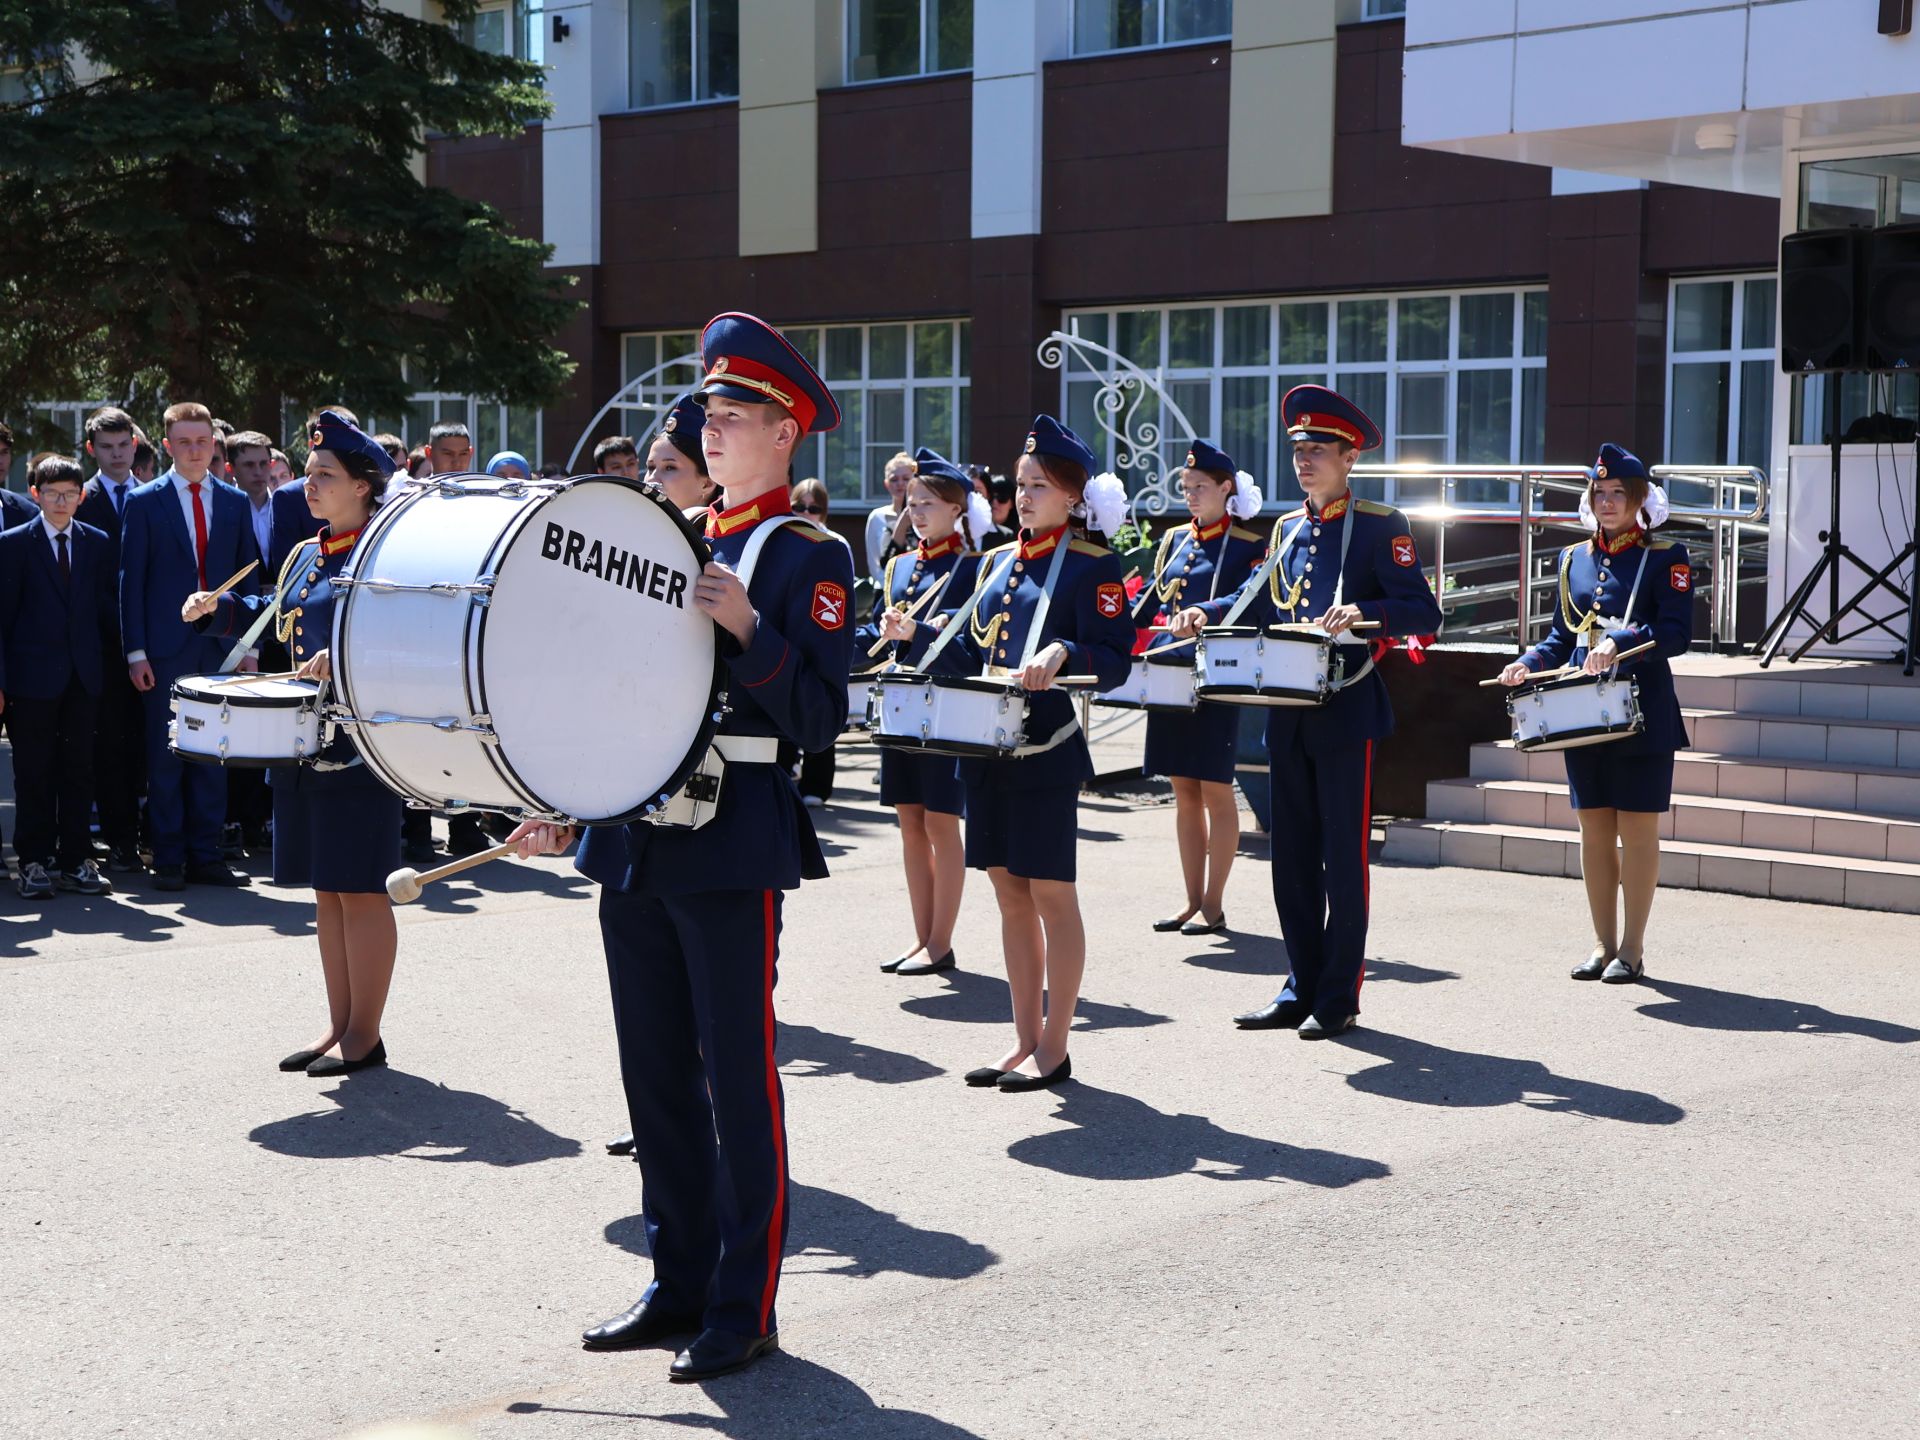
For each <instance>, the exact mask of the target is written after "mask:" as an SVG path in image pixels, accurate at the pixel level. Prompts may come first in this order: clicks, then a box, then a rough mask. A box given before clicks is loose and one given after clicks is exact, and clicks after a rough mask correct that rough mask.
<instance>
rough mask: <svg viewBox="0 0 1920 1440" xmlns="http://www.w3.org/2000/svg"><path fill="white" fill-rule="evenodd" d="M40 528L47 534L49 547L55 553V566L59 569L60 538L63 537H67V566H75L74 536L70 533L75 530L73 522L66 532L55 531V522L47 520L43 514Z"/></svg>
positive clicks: (70, 522)
mask: <svg viewBox="0 0 1920 1440" xmlns="http://www.w3.org/2000/svg"><path fill="white" fill-rule="evenodd" d="M40 528H41V529H42V530H44V531H46V532H47V546H48V548H49V549H51V550H52V551H53V563H54V565H55V566H56V567H57V566H58V565H59V564H60V537H61V536H62V535H65V536H66V537H67V564H69V565H71V564H73V536H72V534H71V533H69V532H71V531H72V529H73V522H72V521H71V520H69V521H68V522H67V528H66V529H65V530H56V529H54V526H53V522H52V521H51V520H49V519H47V517H46V514H45V513H44V512H42V514H41V516H40Z"/></svg>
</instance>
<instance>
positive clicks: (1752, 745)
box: [1688, 715, 1760, 755]
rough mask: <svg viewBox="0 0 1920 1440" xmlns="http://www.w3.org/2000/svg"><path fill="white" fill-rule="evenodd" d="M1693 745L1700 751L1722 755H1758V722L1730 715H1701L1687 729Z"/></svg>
mask: <svg viewBox="0 0 1920 1440" xmlns="http://www.w3.org/2000/svg"><path fill="white" fill-rule="evenodd" d="M1688 728H1690V729H1691V730H1692V731H1693V743H1694V744H1695V745H1698V746H1699V747H1700V748H1701V749H1702V750H1717V751H1718V752H1719V753H1721V754H1722V755H1758V754H1759V753H1760V722H1759V721H1758V720H1741V719H1737V718H1735V717H1733V716H1730V715H1702V716H1700V717H1698V718H1697V719H1695V720H1693V721H1692V722H1691V723H1690V725H1689V727H1688Z"/></svg>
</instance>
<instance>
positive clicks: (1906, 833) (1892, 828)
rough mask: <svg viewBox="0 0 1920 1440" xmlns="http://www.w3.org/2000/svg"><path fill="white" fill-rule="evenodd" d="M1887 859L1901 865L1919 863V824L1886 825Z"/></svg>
mask: <svg viewBox="0 0 1920 1440" xmlns="http://www.w3.org/2000/svg"><path fill="white" fill-rule="evenodd" d="M1887 859H1889V860H1898V861H1899V862H1900V863H1901V864H1903V865H1920V825H1889V826H1888V827H1887Z"/></svg>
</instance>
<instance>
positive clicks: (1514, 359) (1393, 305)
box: [1060, 285, 1547, 503]
mask: <svg viewBox="0 0 1920 1440" xmlns="http://www.w3.org/2000/svg"><path fill="white" fill-rule="evenodd" d="M1489 294H1492V295H1511V296H1513V297H1514V305H1513V353H1512V354H1510V355H1502V356H1495V357H1492V358H1487V359H1463V358H1460V302H1461V300H1462V299H1463V298H1466V297H1470V296H1478V295H1489ZM1545 294H1546V287H1545V286H1544V285H1512V286H1507V285H1500V286H1476V287H1473V288H1470V289H1462V290H1389V291H1378V290H1374V291H1354V292H1348V293H1341V294H1330V295H1280V296H1266V297H1262V296H1246V297H1233V298H1229V299H1222V300H1217V301H1212V302H1209V303H1203V304H1190V303H1186V302H1174V303H1170V304H1164V305H1152V304H1146V305H1113V306H1098V307H1093V306H1088V307H1082V308H1078V309H1073V310H1068V311H1067V312H1065V314H1063V315H1062V317H1061V326H1062V328H1063V329H1066V330H1069V331H1073V330H1075V329H1076V327H1077V325H1078V322H1079V321H1081V320H1082V319H1084V318H1086V317H1088V316H1092V315H1104V316H1106V317H1107V341H1106V343H1107V344H1109V345H1111V344H1113V343H1114V340H1115V338H1116V333H1117V329H1118V317H1119V316H1120V315H1122V314H1126V313H1130V312H1138V311H1142V310H1157V311H1159V312H1160V315H1161V317H1162V318H1161V323H1160V355H1159V363H1158V365H1157V366H1156V365H1146V364H1142V365H1141V368H1142V369H1143V370H1145V371H1147V372H1148V373H1149V374H1151V375H1153V376H1154V377H1155V379H1156V380H1157V381H1158V382H1159V383H1160V384H1162V385H1167V386H1171V385H1175V384H1179V383H1182V382H1192V381H1202V380H1204V381H1208V382H1210V384H1209V399H1208V408H1207V412H1206V413H1205V414H1203V415H1201V414H1194V413H1193V412H1191V411H1189V412H1188V413H1187V418H1188V420H1190V421H1191V422H1192V423H1193V425H1194V426H1195V427H1196V428H1197V429H1198V430H1199V431H1200V432H1201V437H1202V438H1204V439H1218V438H1219V437H1220V434H1221V429H1222V406H1223V402H1224V386H1223V385H1222V384H1221V383H1220V382H1222V381H1225V380H1229V379H1233V378H1236V377H1256V378H1257V377H1260V376H1266V377H1268V382H1269V390H1268V399H1269V401H1270V404H1271V409H1270V413H1271V414H1272V415H1273V416H1274V417H1275V422H1276V423H1274V424H1273V425H1272V426H1271V427H1270V430H1269V433H1268V436H1267V447H1266V453H1265V454H1264V455H1256V456H1247V455H1240V456H1236V457H1235V459H1236V460H1237V461H1238V462H1239V463H1240V464H1241V465H1242V466H1244V467H1246V468H1247V469H1248V470H1250V471H1251V472H1252V473H1253V475H1254V478H1255V479H1256V480H1258V481H1259V482H1260V484H1261V488H1262V489H1263V490H1264V491H1265V492H1266V493H1267V494H1268V496H1269V497H1270V498H1272V497H1275V496H1278V495H1280V494H1281V492H1282V491H1286V492H1288V493H1291V488H1292V483H1293V482H1292V473H1291V469H1290V467H1288V466H1287V463H1286V457H1285V441H1286V435H1285V431H1284V430H1283V429H1282V428H1281V426H1280V425H1279V424H1278V423H1277V422H1278V417H1279V413H1280V410H1279V404H1280V398H1281V396H1283V395H1285V394H1286V392H1287V390H1288V389H1290V388H1291V387H1292V386H1293V385H1295V384H1303V383H1309V382H1318V383H1325V384H1328V385H1331V386H1332V387H1333V388H1334V389H1335V390H1340V389H1342V385H1341V381H1342V379H1343V378H1345V377H1350V376H1354V375H1384V376H1385V377H1386V397H1387V398H1386V404H1385V406H1384V407H1382V413H1380V414H1377V415H1374V416H1373V417H1372V418H1373V419H1374V420H1375V421H1376V422H1377V423H1378V424H1379V426H1380V431H1381V434H1382V435H1383V436H1384V437H1385V443H1384V444H1383V445H1382V447H1381V448H1380V449H1379V450H1378V451H1375V452H1370V453H1369V454H1368V455H1367V456H1366V459H1367V460H1368V461H1369V462H1375V463H1378V462H1386V463H1391V462H1393V461H1395V460H1397V459H1398V458H1399V455H1398V449H1399V435H1398V432H1399V409H1400V386H1399V380H1400V377H1401V376H1403V375H1421V374H1443V375H1445V376H1447V397H1446V416H1447V434H1446V447H1445V449H1446V453H1445V454H1444V455H1443V456H1442V457H1441V461H1442V462H1444V463H1447V464H1453V463H1456V462H1457V461H1458V458H1459V456H1458V449H1459V439H1460V437H1459V431H1458V425H1457V420H1456V416H1457V411H1458V403H1459V381H1458V378H1457V377H1458V376H1459V375H1460V374H1461V373H1463V372H1465V371H1469V370H1506V371H1510V372H1511V373H1512V377H1513V403H1512V406H1511V414H1510V416H1509V420H1508V427H1509V428H1508V456H1509V459H1510V462H1511V463H1518V457H1519V455H1520V453H1521V443H1522V424H1523V421H1524V419H1525V414H1524V410H1525V407H1524V404H1523V400H1524V396H1525V383H1526V372H1528V371H1530V370H1538V371H1540V372H1542V373H1543V374H1544V372H1545V370H1546V365H1547V357H1546V355H1545V354H1544V353H1542V354H1539V355H1528V354H1526V353H1525V348H1526V317H1527V296H1529V295H1545ZM1437 297H1444V298H1446V299H1447V301H1448V302H1449V303H1448V309H1447V330H1448V338H1447V351H1448V358H1446V359H1441V360H1400V359H1398V358H1397V357H1398V354H1399V330H1400V304H1399V302H1400V301H1402V300H1417V299H1424V298H1437ZM1355 300H1374V301H1385V302H1386V306H1387V351H1386V353H1387V358H1386V359H1385V360H1354V361H1343V360H1341V359H1340V358H1339V343H1338V342H1339V329H1340V305H1341V303H1342V302H1343V301H1355ZM1250 305H1265V306H1266V307H1267V353H1268V355H1269V356H1272V357H1276V358H1273V359H1270V360H1269V361H1268V363H1267V364H1265V365H1228V364H1225V363H1224V360H1223V356H1224V353H1225V347H1226V324H1225V312H1226V311H1227V310H1230V309H1241V308H1244V307H1246V306H1250ZM1282 305H1325V306H1326V315H1327V351H1326V353H1327V355H1328V357H1329V360H1328V363H1326V364H1322V365H1284V364H1281V363H1280V361H1279V360H1278V358H1277V357H1278V355H1279V353H1280V319H1279V315H1280V311H1279V307H1280V306H1282ZM1183 310H1211V311H1212V312H1213V364H1212V365H1211V366H1195V367H1185V366H1182V367H1179V368H1175V367H1174V366H1172V365H1171V364H1169V363H1168V360H1169V353H1168V346H1169V342H1170V337H1171V329H1172V327H1171V325H1170V324H1169V323H1168V317H1169V316H1171V315H1172V314H1173V313H1174V312H1176V311H1183ZM1089 378H1090V376H1089V375H1088V373H1087V372H1086V371H1084V370H1076V369H1075V368H1074V367H1073V366H1072V365H1071V364H1069V365H1067V366H1063V367H1062V370H1061V379H1060V404H1061V406H1062V409H1061V414H1062V415H1066V414H1067V413H1068V410H1069V408H1070V402H1069V391H1068V388H1067V387H1068V385H1069V384H1070V383H1073V382H1079V383H1085V382H1086V381H1087V380H1088V379H1089ZM1086 438H1087V439H1088V441H1089V443H1091V444H1092V445H1093V446H1094V447H1095V455H1096V458H1098V459H1099V460H1100V463H1101V464H1102V465H1103V466H1106V467H1110V466H1112V465H1113V464H1114V462H1115V448H1114V443H1113V441H1112V437H1110V436H1108V435H1106V434H1105V433H1104V432H1101V433H1099V434H1096V435H1091V436H1088V437H1086ZM1103 444H1104V445H1106V446H1107V449H1106V451H1105V453H1104V454H1102V452H1101V446H1102V445H1103ZM1256 466H1257V467H1258V468H1255V467H1256ZM1386 488H1387V493H1386V495H1385V497H1384V498H1386V499H1387V500H1388V501H1390V502H1392V501H1397V500H1399V499H1401V498H1402V486H1401V484H1400V482H1397V481H1395V482H1391V483H1389V484H1388V486H1387V487H1386ZM1417 498H1421V499H1425V498H1428V497H1425V496H1420V497H1417ZM1276 503H1278V502H1276ZM1461 503H1466V502H1464V501H1462V502H1461Z"/></svg>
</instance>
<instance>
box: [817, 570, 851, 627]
mask: <svg viewBox="0 0 1920 1440" xmlns="http://www.w3.org/2000/svg"><path fill="white" fill-rule="evenodd" d="M813 623H814V624H816V625H818V626H819V627H820V628H821V629H822V630H838V629H839V628H840V627H841V626H843V625H845V624H846V623H847V592H846V590H845V589H844V588H843V587H841V586H839V585H836V584H835V583H834V582H833V581H831V580H822V581H821V582H820V583H819V584H817V585H815V586H814V587H813Z"/></svg>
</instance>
